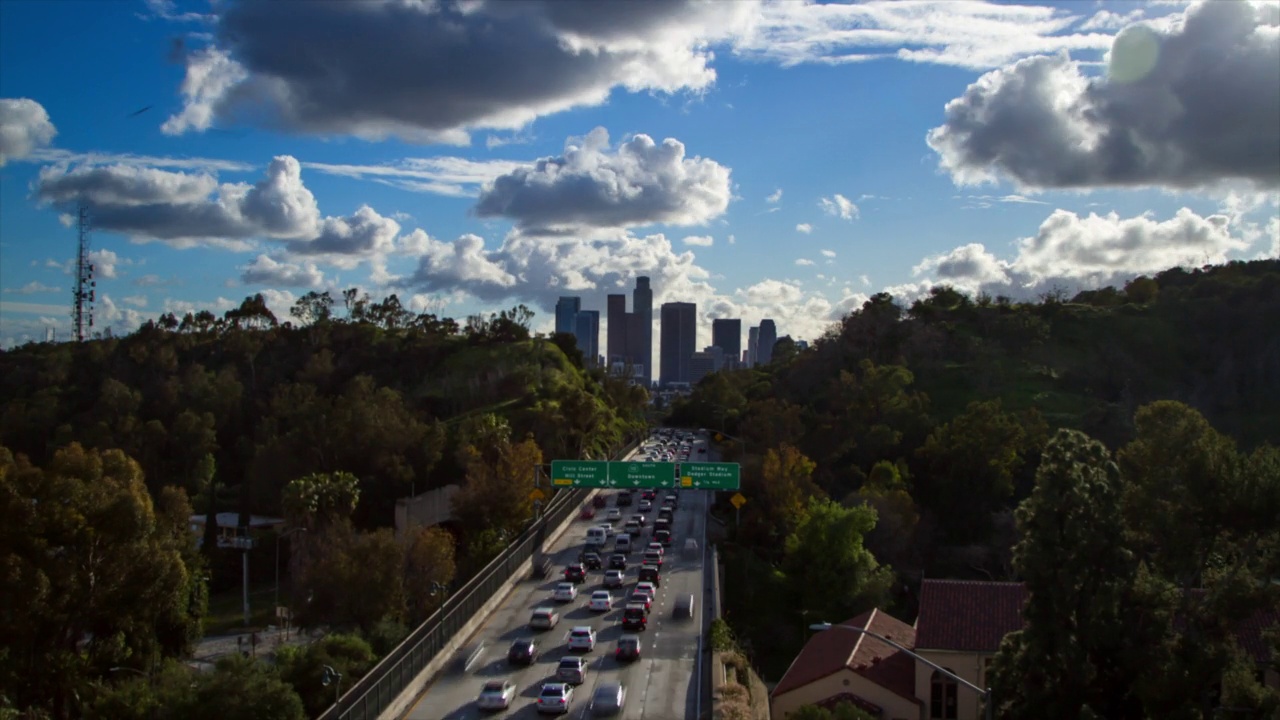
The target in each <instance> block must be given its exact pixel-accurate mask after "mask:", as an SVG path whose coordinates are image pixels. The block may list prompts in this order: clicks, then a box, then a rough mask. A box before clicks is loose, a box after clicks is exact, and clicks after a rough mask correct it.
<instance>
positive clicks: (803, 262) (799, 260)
mask: <svg viewBox="0 0 1280 720" xmlns="http://www.w3.org/2000/svg"><path fill="white" fill-rule="evenodd" d="M796 264H797V265H800V266H802V267H805V266H809V265H812V264H813V261H812V260H810V259H808V258H797V259H796Z"/></svg>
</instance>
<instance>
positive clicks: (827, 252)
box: [822, 250, 836, 258]
mask: <svg viewBox="0 0 1280 720" xmlns="http://www.w3.org/2000/svg"><path fill="white" fill-rule="evenodd" d="M822 255H823V257H829V258H833V257H835V256H836V251H835V250H823V251H822Z"/></svg>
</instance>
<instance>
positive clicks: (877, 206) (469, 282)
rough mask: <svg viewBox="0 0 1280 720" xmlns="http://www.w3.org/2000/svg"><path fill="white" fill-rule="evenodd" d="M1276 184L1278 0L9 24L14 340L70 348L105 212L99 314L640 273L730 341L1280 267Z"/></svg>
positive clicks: (169, 13)
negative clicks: (859, 313) (736, 321)
mask: <svg viewBox="0 0 1280 720" xmlns="http://www.w3.org/2000/svg"><path fill="white" fill-rule="evenodd" d="M1117 38H1119V39H1120V40H1119V42H1117ZM1113 48H1114V49H1113ZM540 161H541V162H540ZM1278 187H1280V3H1275V2H1252V3H1251V2H1238V3H1237V2H1214V3H1211V4H1210V5H1208V6H1201V5H1195V4H1187V3H1180V2H1157V3H1152V4H1143V3H1132V2H1126V3H1112V2H1105V3H1099V2H1083V1H1081V2H1067V3H1053V4H1033V3H1022V4H1018V3H985V2H976V1H975V2H952V1H949V0H946V1H940V2H906V3H884V2H878V1H873V2H867V3H857V4H844V3H829V4H814V3H804V2H790V1H789V2H769V1H768V0H765V1H764V2H751V1H748V0H741V1H738V2H728V1H719V0H717V1H713V2H697V1H696V0H671V1H670V2H661V3H639V2H627V1H624V2H621V3H596V4H590V5H582V4H577V3H574V2H571V1H570V0H558V1H556V0H552V1H549V2H516V1H515V0H507V1H504V2H481V1H472V2H464V3H455V2H443V3H436V2H428V1H426V0H423V2H420V3H419V2H417V0H413V1H407V0H406V1H403V2H402V1H401V0H396V2H380V1H375V0H369V1H368V2H362V3H333V4H325V3H309V2H300V1H299V2H282V3H255V2H227V1H219V2H214V3H210V2H208V1H207V0H191V1H189V2H166V1H163V0H152V1H150V2H144V1H143V0H138V1H137V2H132V1H128V0H118V1H115V2H107V1H102V0H95V1H92V2H75V1H74V0H60V1H59V2H43V1H39V0H36V1H26V0H3V1H2V2H0V289H2V291H3V292H2V294H0V343H2V344H3V346H5V347H10V346H12V345H14V344H16V343H21V342H24V341H26V340H30V339H36V340H41V339H43V338H44V337H45V329H46V328H49V327H52V328H55V329H56V331H57V333H58V336H59V337H60V338H66V337H68V332H69V328H70V321H69V307H70V297H71V277H70V275H69V274H68V267H69V266H68V262H69V260H70V259H71V258H72V257H73V255H74V251H75V243H76V233H75V230H74V228H73V227H70V226H69V225H68V222H67V221H68V219H69V217H70V216H69V213H72V212H74V209H75V208H76V207H78V206H79V205H81V204H84V205H85V206H86V207H88V208H89V210H90V213H91V217H92V218H93V223H94V232H93V235H92V244H93V248H94V251H95V253H96V254H95V259H96V265H97V268H98V293H97V304H96V310H95V313H96V318H97V323H96V325H95V327H96V328H103V327H107V326H109V327H111V328H112V329H113V331H115V332H127V331H128V330H131V329H133V328H135V327H136V326H137V325H138V324H139V323H141V322H143V321H145V320H146V319H147V318H150V317H155V316H156V315H158V314H160V313H163V312H169V311H172V312H175V313H177V314H179V316H181V314H182V313H184V312H187V311H191V310H195V309H200V308H210V309H213V310H215V311H218V312H222V311H225V310H226V309H228V307H230V306H233V305H236V304H238V303H239V301H240V300H242V299H243V298H244V297H245V296H247V295H251V294H253V293H258V292H261V293H263V294H264V295H265V296H266V297H267V298H268V301H269V302H270V304H271V307H272V308H273V309H274V311H275V312H276V314H277V315H278V316H279V317H280V318H281V319H282V320H283V319H287V318H288V309H289V307H290V306H291V304H292V302H293V300H294V299H295V298H296V297H297V296H300V295H302V294H303V293H305V292H307V291H308V290H313V289H314V290H334V291H340V290H341V289H343V288H348V287H359V288H361V289H362V290H363V291H366V292H368V293H369V294H370V295H371V296H373V297H375V298H378V297H382V296H385V295H388V294H390V293H396V294H397V295H398V296H399V297H400V299H401V301H402V302H404V303H405V304H406V305H408V306H410V307H412V308H413V309H415V310H419V311H432V312H436V313H439V314H443V315H448V316H451V317H455V318H465V317H466V316H467V315H470V314H473V313H476V312H490V311H496V310H499V309H503V308H507V307H511V306H513V305H515V304H517V303H524V304H526V305H528V306H530V307H531V308H533V309H534V310H535V312H537V314H538V317H537V321H536V322H537V327H538V329H543V330H546V329H549V328H550V326H551V323H552V318H553V312H552V309H553V306H554V303H555V299H556V297H557V296H559V295H566V294H568V295H581V296H582V297H583V306H584V308H588V309H592V308H595V309H603V307H604V296H605V295H606V294H607V293H609V292H624V291H627V292H629V290H630V288H631V287H632V286H633V284H634V283H633V278H634V277H635V276H636V275H641V274H644V275H649V276H651V277H652V278H653V286H654V290H655V302H656V303H661V302H664V301H673V300H683V301H692V302H696V303H698V306H699V315H700V321H701V323H702V326H701V334H700V337H699V344H707V343H709V341H710V330H709V327H710V322H711V319H713V318H716V317H741V318H742V319H743V321H744V326H749V325H753V324H756V323H758V322H759V320H760V319H761V318H764V317H772V318H774V319H775V320H776V321H777V323H778V327H779V333H780V334H791V335H793V336H794V337H797V338H808V339H812V338H814V337H816V336H818V335H820V334H821V333H822V332H823V330H824V329H825V328H827V327H828V326H829V325H830V324H831V323H832V322H835V321H837V320H838V319H839V318H840V317H841V316H842V315H843V314H844V313H845V312H847V311H848V310H849V309H851V308H856V307H858V306H859V305H860V304H861V303H862V302H863V301H864V300H865V299H866V297H867V296H868V295H870V294H872V293H875V292H879V291H882V290H888V291H890V292H892V293H894V294H895V296H898V297H901V298H903V299H904V300H908V301H909V300H910V299H911V298H914V297H918V296H919V295H920V294H921V293H923V292H925V291H926V290H927V288H928V287H929V286H931V285H933V284H942V283H945V284H950V285H953V286H955V287H958V288H960V289H962V290H965V291H967V292H988V293H990V294H992V295H997V294H1005V295H1010V296H1014V297H1035V296H1037V295H1039V294H1040V293H1043V292H1046V291H1048V290H1051V289H1054V288H1061V289H1065V290H1067V291H1074V290H1076V289H1080V288H1086V287H1097V286H1099V285H1104V284H1115V283H1123V282H1125V281H1126V280H1128V279H1130V278H1132V277H1134V276H1136V275H1139V274H1143V273H1151V272H1156V271H1159V270H1161V269H1164V268H1167V267H1170V266H1173V265H1188V266H1199V265H1204V264H1207V263H1219V262H1224V261H1226V260H1228V259H1249V258H1255V257H1267V256H1270V257H1275V256H1280V220H1277V211H1278V210H1277V207H1278V203H1280V200H1278V199H1277V197H1278V196H1277V189H1278ZM335 294H336V292H335ZM655 314H656V313H655ZM603 331H604V329H603V328H602V334H603ZM744 333H745V327H744ZM655 335H656V332H655ZM744 344H745V343H744ZM655 351H656V348H655Z"/></svg>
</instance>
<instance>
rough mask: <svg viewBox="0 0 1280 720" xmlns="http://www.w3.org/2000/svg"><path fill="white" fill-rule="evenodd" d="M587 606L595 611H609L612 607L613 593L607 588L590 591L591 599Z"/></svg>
mask: <svg viewBox="0 0 1280 720" xmlns="http://www.w3.org/2000/svg"><path fill="white" fill-rule="evenodd" d="M587 607H589V608H591V609H592V610H595V611H596V612H609V611H610V610H612V609H613V595H610V594H609V591H608V590H597V591H595V592H593V593H591V601H590V602H588V603H587Z"/></svg>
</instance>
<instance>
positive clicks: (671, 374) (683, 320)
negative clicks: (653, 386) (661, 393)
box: [659, 302, 698, 385]
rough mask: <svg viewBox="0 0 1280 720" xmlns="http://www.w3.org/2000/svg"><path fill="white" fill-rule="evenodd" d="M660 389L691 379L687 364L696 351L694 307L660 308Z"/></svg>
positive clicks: (673, 304)
mask: <svg viewBox="0 0 1280 720" xmlns="http://www.w3.org/2000/svg"><path fill="white" fill-rule="evenodd" d="M660 322H661V325H662V347H661V348H660V349H659V353H660V354H661V357H662V366H661V371H660V374H659V382H660V383H661V384H662V385H670V384H671V383H687V382H689V381H690V379H691V378H692V373H691V372H690V367H689V364H690V361H691V360H692V359H693V353H694V350H695V349H696V348H697V347H698V306H697V305H695V304H693V303H686V302H670V303H663V304H662V315H661V318H660Z"/></svg>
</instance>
